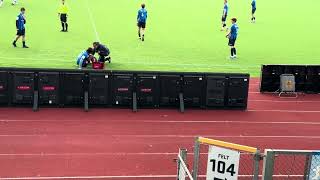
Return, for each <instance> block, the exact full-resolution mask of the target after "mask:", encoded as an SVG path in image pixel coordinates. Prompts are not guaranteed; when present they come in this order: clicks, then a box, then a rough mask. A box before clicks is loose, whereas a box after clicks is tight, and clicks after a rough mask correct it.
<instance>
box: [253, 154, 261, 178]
mask: <svg viewBox="0 0 320 180" xmlns="http://www.w3.org/2000/svg"><path fill="white" fill-rule="evenodd" d="M253 159H254V170H253V180H259V165H260V160H261V154H260V150H258V151H257V152H256V153H255V154H254V157H253Z"/></svg>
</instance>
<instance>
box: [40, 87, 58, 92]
mask: <svg viewBox="0 0 320 180" xmlns="http://www.w3.org/2000/svg"><path fill="white" fill-rule="evenodd" d="M42 90H44V91H54V90H56V87H54V86H43V87H42Z"/></svg>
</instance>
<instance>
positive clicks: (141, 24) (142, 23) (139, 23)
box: [138, 22, 146, 28]
mask: <svg viewBox="0 0 320 180" xmlns="http://www.w3.org/2000/svg"><path fill="white" fill-rule="evenodd" d="M138 27H139V28H146V23H145V22H138Z"/></svg>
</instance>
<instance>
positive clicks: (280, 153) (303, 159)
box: [263, 149, 320, 180]
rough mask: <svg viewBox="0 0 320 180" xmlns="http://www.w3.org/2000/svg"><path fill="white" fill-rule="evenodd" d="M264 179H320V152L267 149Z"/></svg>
mask: <svg viewBox="0 0 320 180" xmlns="http://www.w3.org/2000/svg"><path fill="white" fill-rule="evenodd" d="M263 166H264V169H263V179H264V180H269V179H270V180H271V179H275V180H278V179H279V180H280V179H290V180H320V152H317V151H307V150H272V149H266V150H265V153H264V162H263Z"/></svg>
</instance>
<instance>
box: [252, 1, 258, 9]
mask: <svg viewBox="0 0 320 180" xmlns="http://www.w3.org/2000/svg"><path fill="white" fill-rule="evenodd" d="M251 6H252V9H256V8H257V5H256V0H252V3H251Z"/></svg>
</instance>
